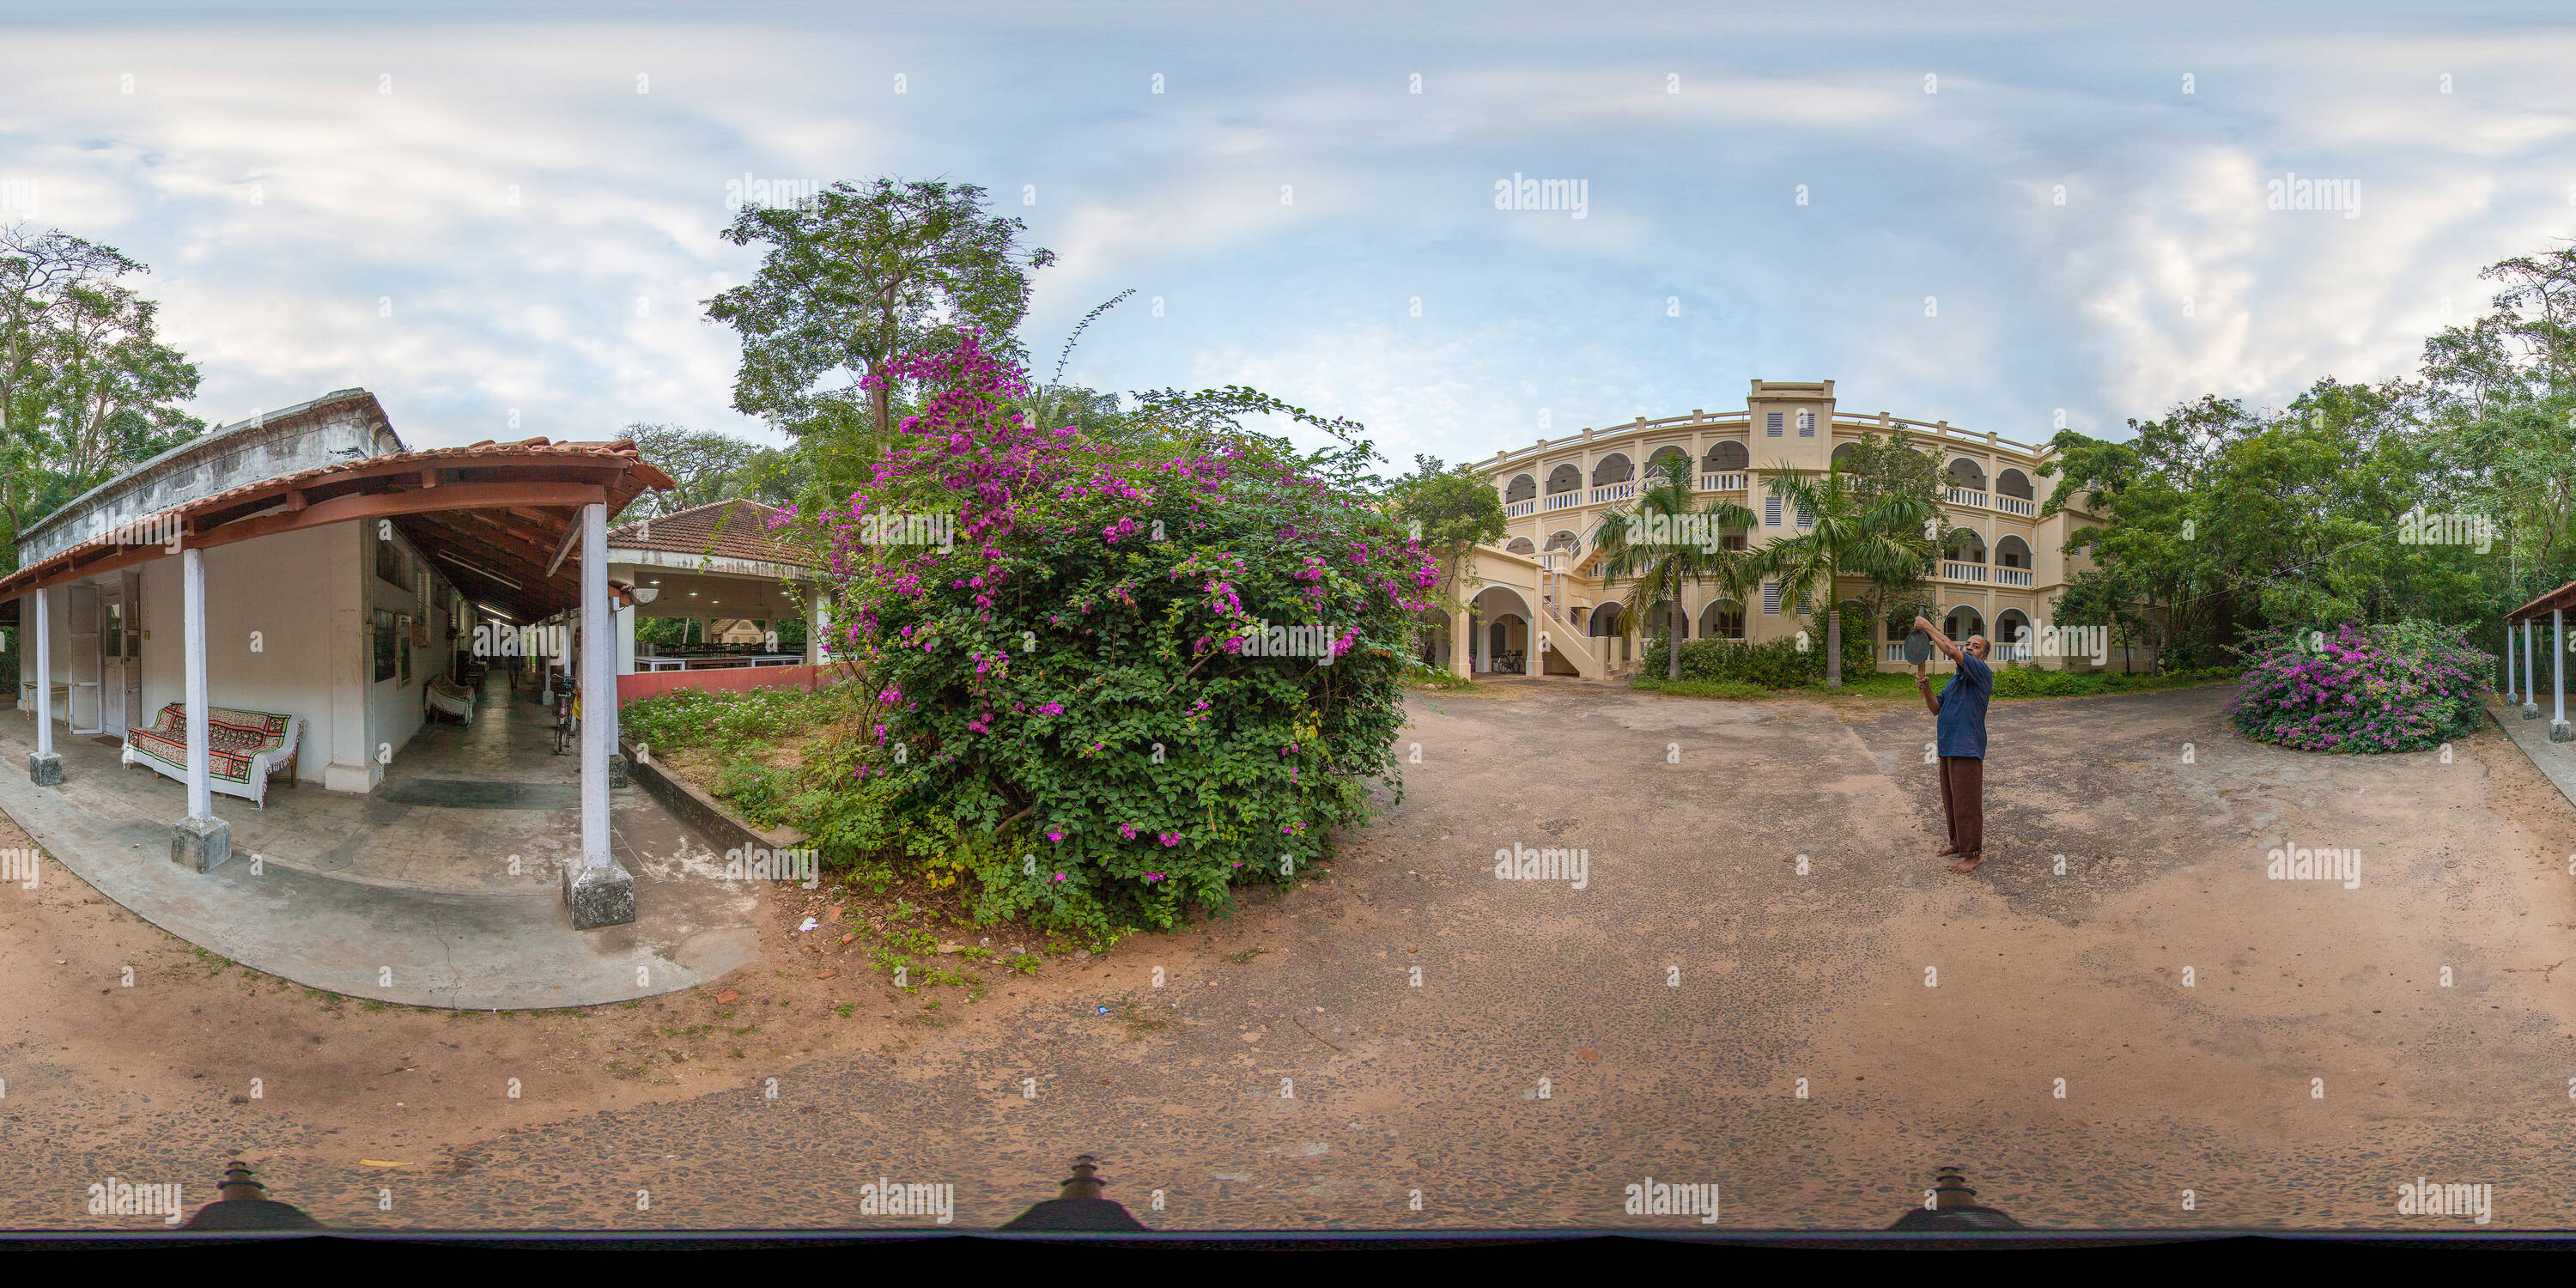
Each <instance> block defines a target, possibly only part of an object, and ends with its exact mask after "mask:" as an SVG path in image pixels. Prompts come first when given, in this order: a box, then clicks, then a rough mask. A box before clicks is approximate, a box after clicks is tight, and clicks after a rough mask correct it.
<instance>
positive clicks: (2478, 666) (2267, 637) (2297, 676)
mask: <svg viewBox="0 0 2576 1288" xmlns="http://www.w3.org/2000/svg"><path fill="white" fill-rule="evenodd" d="M2245 657H2246V659H2247V665H2246V668H2245V686H2244V688H2243V689H2242V690H2241V691H2240V692H2239V693H2238V694H2237V696H2236V701H2234V702H2233V703H2230V704H2229V705H2228V708H2227V714H2228V716H2229V718H2230V719H2232V720H2234V721H2235V723H2236V731H2237V732H2238V733H2239V734H2242V735H2244V736H2245V737H2246V738H2249V739H2252V740H2253V741H2256V742H2269V743H2277V744H2279V745H2281V746H2284V747H2288V748H2291V749H2292V750H2296V751H2335V752H2380V751H2422V750H2425V749H2427V748H2430V747H2434V746H2438V745H2440V744H2441V743H2443V742H2446V741H2449V740H2452V739H2456V738H2463V737H2466V736H2468V734H2470V733H2471V732H2473V731H2474V730H2476V729H2477V727H2478V712H2479V710H2480V708H2481V707H2482V706H2483V705H2484V703H2485V698H2484V696H2483V693H2484V690H2485V687H2486V680H2485V677H2486V676H2488V675H2490V674H2493V673H2494V670H2495V663H2496V659H2495V657H2494V656H2493V655H2492V654H2488V653H2482V652H2480V651H2478V650H2477V649H2475V648H2472V647H2470V645H2469V643H2468V640H2467V631H2466V628H2464V627H2458V626H2442V625H2438V624H2435V623H2432V622H2415V621H2409V622H2398V623H2390V624H2383V625H2376V626H2364V625H2360V624H2358V623H2352V622H2347V623H2345V624H2344V625H2342V626H2339V627H2337V628H2335V629H2334V630H2332V631H2326V630H2318V629H2305V630H2279V631H2270V632H2265V633H2262V634H2258V635H2255V636H2253V637H2251V638H2250V639H2249V641H2248V643H2247V645H2246V648H2245Z"/></svg>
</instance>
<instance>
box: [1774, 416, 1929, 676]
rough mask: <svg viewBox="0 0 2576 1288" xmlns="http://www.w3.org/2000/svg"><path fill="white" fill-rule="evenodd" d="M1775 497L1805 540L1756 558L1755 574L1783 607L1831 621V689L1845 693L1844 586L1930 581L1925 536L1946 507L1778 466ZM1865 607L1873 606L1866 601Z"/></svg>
mask: <svg viewBox="0 0 2576 1288" xmlns="http://www.w3.org/2000/svg"><path fill="white" fill-rule="evenodd" d="M1771 495H1773V496H1776V497H1778V498H1780V503H1781V505H1782V507H1783V508H1785V509H1788V510H1791V511H1794V512H1795V513H1796V515H1797V516H1798V522H1799V525H1800V528H1799V531H1798V535H1796V536H1793V537H1783V538H1781V539H1779V540H1777V541H1774V542H1772V543H1771V544H1769V545H1767V546H1764V547H1762V548H1761V549H1760V550H1758V551H1756V552H1754V559H1753V569H1754V571H1755V572H1756V573H1757V574H1758V575H1760V576H1761V577H1763V578H1765V579H1768V580H1771V581H1776V582H1778V583H1779V585H1780V599H1781V602H1782V603H1784V604H1796V605H1802V606H1803V605H1807V604H1813V605H1815V606H1816V607H1818V608H1820V609H1822V610H1823V612H1824V616H1825V687H1826V688H1829V689H1839V688H1841V687H1842V685H1843V614H1842V606H1843V603H1844V601H1845V600H1846V599H1850V598H1857V597H1856V596H1849V595H1846V594H1845V593H1844V591H1843V588H1842V587H1843V582H1844V581H1846V580H1848V579H1859V580H1862V581H1865V582H1869V583H1873V584H1877V585H1883V586H1901V585H1904V584H1907V583H1910V582H1913V581H1916V580H1919V579H1920V578H1921V577H1922V576H1923V561H1924V558H1925V556H1924V551H1923V546H1924V533H1925V532H1926V531H1927V529H1928V528H1929V527H1931V526H1934V525H1937V524H1938V523H1939V522H1940V514H1941V510H1940V507H1939V506H1937V505H1934V504H1933V503H1932V502H1931V501H1930V500H1928V499H1927V498H1925V497H1924V496H1923V495H1921V494H1920V493H1918V492H1913V491H1903V490H1898V491H1888V492H1883V493H1872V492H1870V491H1866V490H1864V489H1863V488H1862V487H1861V486H1859V485H1857V484H1855V482H1854V480H1853V477H1852V476H1851V475H1849V474H1846V473H1844V472H1843V471H1842V470H1841V469H1840V468H1838V467H1836V466H1834V465H1831V464H1828V465H1827V466H1826V467H1825V468H1824V469H1823V470H1822V471H1817V470H1799V469H1792V468H1789V467H1787V466H1785V465H1783V466H1775V467H1774V469H1773V472H1772V474H1771ZM1862 602H1868V601H1866V600H1863V601H1862Z"/></svg>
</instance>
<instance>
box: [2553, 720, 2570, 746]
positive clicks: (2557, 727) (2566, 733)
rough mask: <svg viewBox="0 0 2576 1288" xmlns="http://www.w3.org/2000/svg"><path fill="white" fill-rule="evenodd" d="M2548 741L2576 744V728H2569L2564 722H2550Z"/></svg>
mask: <svg viewBox="0 0 2576 1288" xmlns="http://www.w3.org/2000/svg"><path fill="white" fill-rule="evenodd" d="M2549 740H2550V741H2551V742H2576V726H2570V725H2569V724H2568V723H2567V722H2566V721H2564V720H2552V721H2550V722H2549Z"/></svg>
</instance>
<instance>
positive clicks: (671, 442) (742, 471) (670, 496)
mask: <svg viewBox="0 0 2576 1288" xmlns="http://www.w3.org/2000/svg"><path fill="white" fill-rule="evenodd" d="M626 436H627V437H628V438H631V439H634V440H635V446H636V448H637V449H638V450H639V451H641V452H642V453H643V455H644V459H646V460H648V461H651V462H653V464H654V465H655V466H656V467H658V468H659V469H660V470H661V471H662V472H663V473H665V474H668V475H670V476H671V481H672V482H673V483H675V484H677V485H678V486H676V487H673V488H672V489H671V490H670V491H668V492H647V493H645V494H644V495H643V496H641V497H637V498H636V500H637V501H638V502H639V503H641V504H642V505H643V506H644V507H645V509H644V513H642V514H639V515H637V516H636V517H638V518H660V517H661V516H663V515H666V514H676V513H678V512H679V511H682V510H689V509H695V508H696V507H698V506H701V505H712V504H714V503H715V502H717V501H721V500H724V499H725V498H727V497H730V496H735V495H739V494H740V492H741V491H742V490H743V488H742V484H743V483H744V482H745V475H746V473H747V472H748V471H749V469H750V466H751V462H752V459H753V458H754V457H756V456H757V455H759V453H760V451H761V448H760V445H759V444H757V443H751V442H746V441H744V440H742V439H739V438H735V437H734V436H732V435H730V434H715V433H708V432H706V431H703V430H693V429H689V428H687V427H685V426H681V425H651V424H645V423H643V422H640V421H639V422H637V423H635V424H632V425H628V426H627V427H626ZM648 498H649V499H648Z"/></svg>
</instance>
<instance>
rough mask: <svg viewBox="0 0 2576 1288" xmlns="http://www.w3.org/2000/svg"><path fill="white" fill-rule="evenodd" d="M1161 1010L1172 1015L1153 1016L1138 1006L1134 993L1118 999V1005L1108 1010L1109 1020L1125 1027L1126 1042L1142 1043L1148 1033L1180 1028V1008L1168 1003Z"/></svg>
mask: <svg viewBox="0 0 2576 1288" xmlns="http://www.w3.org/2000/svg"><path fill="white" fill-rule="evenodd" d="M1162 1009H1163V1010H1164V1011H1167V1012H1172V1014H1168V1015H1158V1014H1155V1013H1154V1012H1152V1011H1149V1010H1147V1009H1146V1008H1145V1007H1143V1006H1141V1005H1138V1004H1137V1001H1136V995H1135V994H1134V993H1129V994H1127V995H1126V996H1124V997H1121V998H1119V999H1118V1005H1117V1006H1115V1007H1113V1008H1111V1009H1110V1012H1109V1018H1111V1019H1113V1020H1116V1021H1118V1022H1119V1023H1120V1024H1123V1025H1126V1026H1127V1040H1128V1041H1130V1042H1142V1041H1144V1040H1145V1036H1146V1035H1147V1034H1149V1033H1156V1032H1160V1031H1162V1030H1164V1029H1177V1028H1179V1027H1181V1021H1180V1018H1179V1015H1178V1011H1179V1009H1180V1008H1178V1007H1176V1006H1173V1005H1171V1004H1170V1003H1165V1004H1164V1006H1163V1008H1162Z"/></svg>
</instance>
